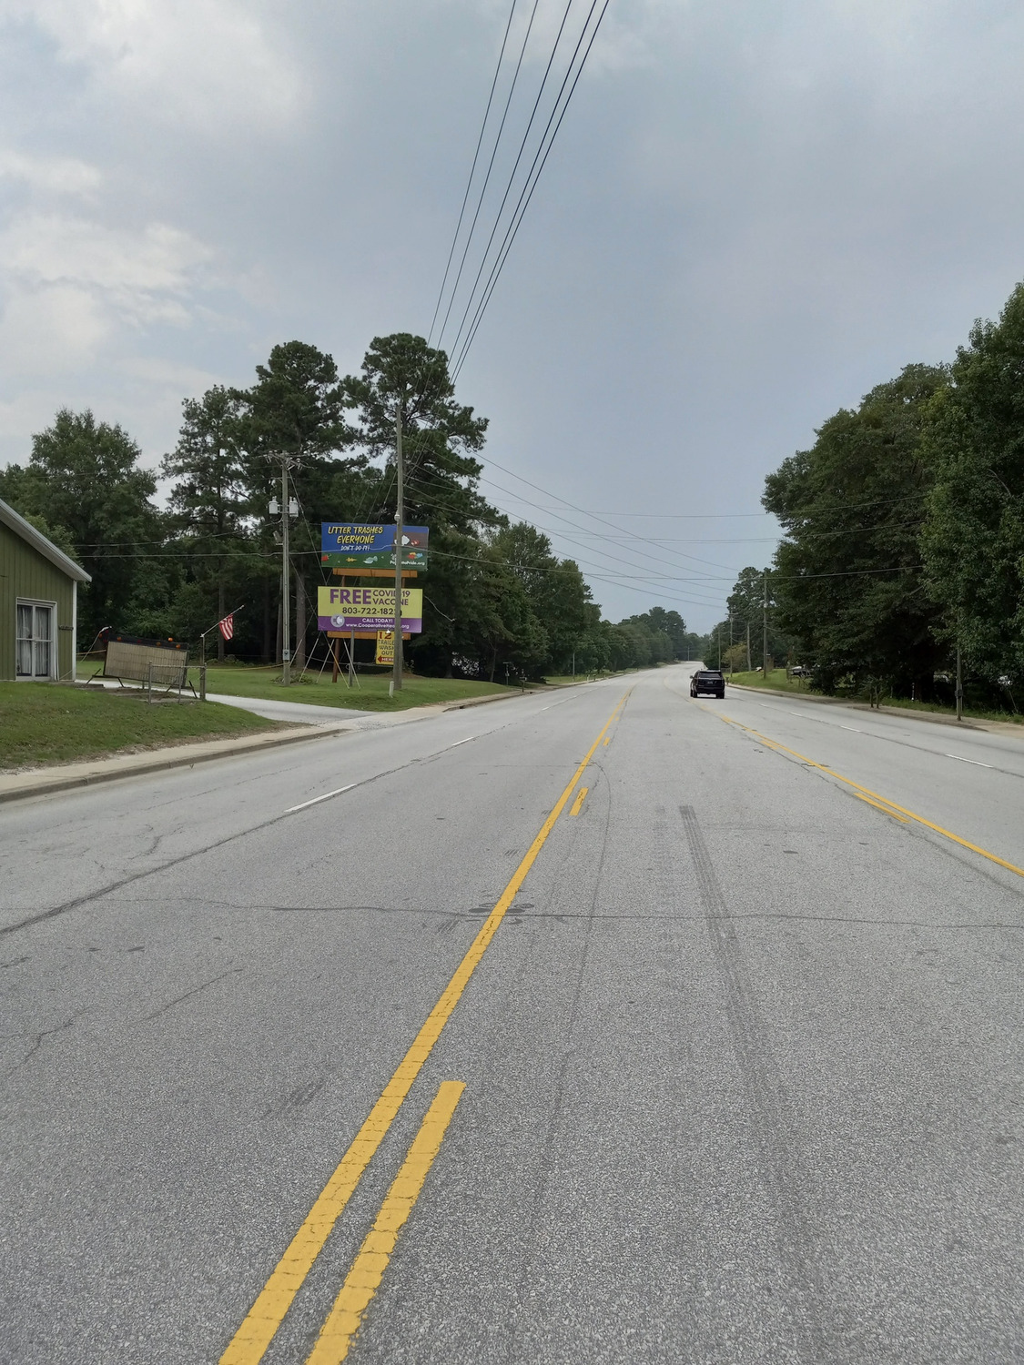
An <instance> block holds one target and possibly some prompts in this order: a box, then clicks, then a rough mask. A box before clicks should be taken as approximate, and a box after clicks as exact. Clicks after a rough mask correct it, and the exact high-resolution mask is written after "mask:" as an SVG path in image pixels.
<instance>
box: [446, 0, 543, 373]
mask: <svg viewBox="0 0 1024 1365" xmlns="http://www.w3.org/2000/svg"><path fill="white" fill-rule="evenodd" d="M537 4H538V0H533V9H532V10H531V11H530V21H529V23H528V24H527V25H526V33H525V35H524V37H523V45H522V47H521V48H520V49H519V60H518V61H517V62H516V69H515V71H514V72H513V73H512V84H511V85H510V86H509V91H508V99H507V100H506V101H505V111H504V113H503V114H502V116H501V123H500V124H499V125H498V135H497V137H496V138H495V139H494V146H493V147H492V148H491V159H490V162H489V163H488V166H487V174H486V175H485V176H484V183H483V185H482V187H481V189H480V195H479V197H478V199H477V205H476V211H475V213H474V214H473V221H472V223H471V224H470V227H469V233H468V235H467V237H466V245H465V247H464V248H463V252H462V260H461V261H460V262H459V271H458V274H457V275H456V277H455V283H454V284H453V285H452V294H451V298H450V299H449V300H448V309H447V311H446V313H445V315H444V322H442V323H441V330H440V332H438V334H437V341H438V347H440V344H441V338H442V337H443V336H444V329H445V328H446V327H447V326H448V319H449V317H450V316H451V311H452V305H453V304H454V302H455V295H456V292H457V291H458V288H459V281H460V280H461V279H462V272H463V270H464V269H465V265H466V257H467V256H468V254H469V247H470V243H471V242H472V240H473V233H474V232H475V231H476V224H477V219H478V218H479V217H480V210H481V209H482V208H483V203H484V195H485V194H486V193H487V186H488V184H489V183H490V179H491V171H492V170H493V168H494V158H495V157H496V156H497V153H498V144H499V143H500V141H501V135H502V132H503V131H504V128H505V120H506V118H507V117H508V111H509V106H510V105H511V103H512V96H513V94H514V93H515V88H516V82H517V81H518V80H519V72H520V69H521V67H522V65H523V57H524V55H525V53H526V45H527V43H528V42H529V40H530V34H531V32H532V31H533V20H534V17H535V15H536V13H537ZM431 330H433V328H431Z"/></svg>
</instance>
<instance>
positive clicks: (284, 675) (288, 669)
mask: <svg viewBox="0 0 1024 1365" xmlns="http://www.w3.org/2000/svg"><path fill="white" fill-rule="evenodd" d="M288 531H289V526H288V456H287V454H286V453H285V452H282V454H281V681H282V682H283V683H284V685H285V687H287V686H288V685H289V683H290V682H291V680H292V648H291V640H292V621H291V586H292V585H291V574H290V573H289V571H288Z"/></svg>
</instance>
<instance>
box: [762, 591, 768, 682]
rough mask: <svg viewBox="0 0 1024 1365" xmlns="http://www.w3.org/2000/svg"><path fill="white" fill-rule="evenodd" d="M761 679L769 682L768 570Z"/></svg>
mask: <svg viewBox="0 0 1024 1365" xmlns="http://www.w3.org/2000/svg"><path fill="white" fill-rule="evenodd" d="M761 643H762V653H761V677H762V678H764V680H765V681H766V682H767V680H768V570H767V569H765V571H764V638H763V640H762V642H761Z"/></svg>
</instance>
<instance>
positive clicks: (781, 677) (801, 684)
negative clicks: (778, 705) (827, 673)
mask: <svg viewBox="0 0 1024 1365" xmlns="http://www.w3.org/2000/svg"><path fill="white" fill-rule="evenodd" d="M725 680H726V682H734V683H739V684H741V686H743V687H770V688H772V690H773V691H775V692H809V691H810V690H811V685H810V681H809V679H807V678H787V677H786V670H785V669H784V668H770V669H769V670H768V677H767V678H762V677H761V674H760V673H733V674H731V675H730V674H728V673H727V674H726V675H725Z"/></svg>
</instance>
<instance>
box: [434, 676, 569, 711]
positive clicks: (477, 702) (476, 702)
mask: <svg viewBox="0 0 1024 1365" xmlns="http://www.w3.org/2000/svg"><path fill="white" fill-rule="evenodd" d="M568 686H569V687H572V686H573V684H572V683H569V684H568ZM552 690H555V691H557V690H558V689H557V688H556V689H552V688H550V687H527V688H526V689H525V691H523V690H520V691H519V692H492V693H490V694H489V695H488V696H486V697H467V698H466V699H465V700H464V701H445V702H442V703H441V709H442V711H464V710H465V709H466V707H467V706H486V705H487V703H488V702H492V701H508V700H509V699H510V698H511V697H535V696H539V695H540V693H541V692H550V691H552Z"/></svg>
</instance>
